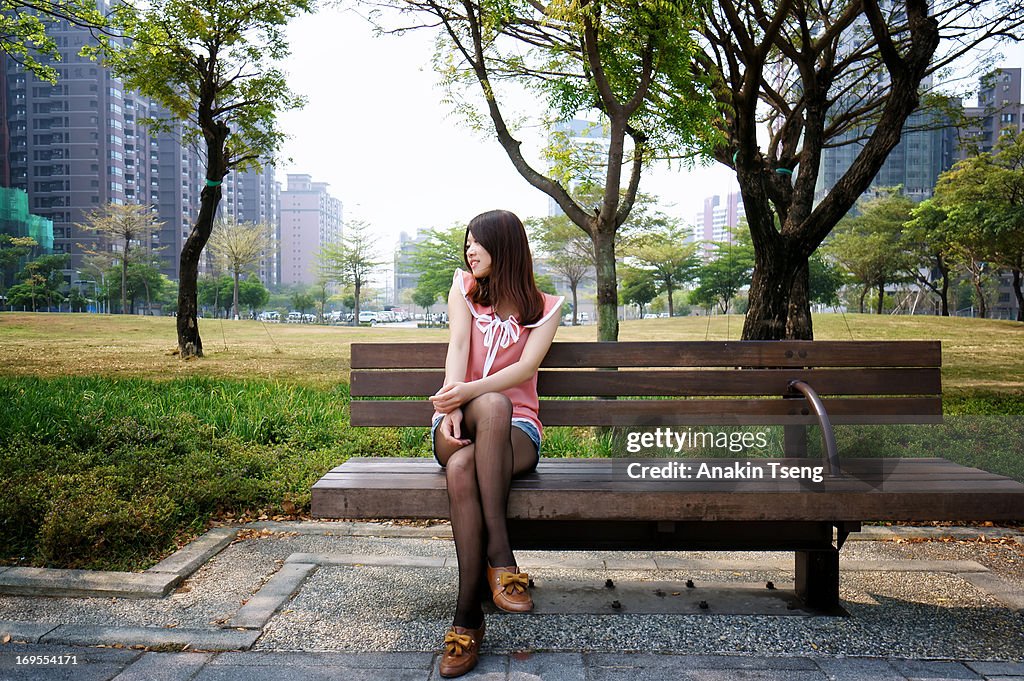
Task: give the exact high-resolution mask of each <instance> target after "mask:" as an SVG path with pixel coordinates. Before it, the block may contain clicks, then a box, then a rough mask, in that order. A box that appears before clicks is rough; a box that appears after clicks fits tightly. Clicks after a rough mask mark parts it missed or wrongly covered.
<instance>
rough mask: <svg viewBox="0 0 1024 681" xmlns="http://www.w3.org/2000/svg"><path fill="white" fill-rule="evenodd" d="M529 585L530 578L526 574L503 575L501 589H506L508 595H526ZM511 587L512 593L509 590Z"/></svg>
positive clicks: (507, 573)
mask: <svg viewBox="0 0 1024 681" xmlns="http://www.w3.org/2000/svg"><path fill="white" fill-rule="evenodd" d="M529 585H530V576H529V575H528V574H526V573H525V572H515V573H513V572H502V573H501V588H503V589H505V591H506V593H520V594H521V593H525V592H526V587H528V586H529ZM509 587H512V590H511V591H509V590H508V588H509Z"/></svg>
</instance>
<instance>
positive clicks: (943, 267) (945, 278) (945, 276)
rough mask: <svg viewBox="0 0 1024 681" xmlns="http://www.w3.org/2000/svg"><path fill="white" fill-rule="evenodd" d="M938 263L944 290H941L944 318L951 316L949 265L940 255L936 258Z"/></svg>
mask: <svg viewBox="0 0 1024 681" xmlns="http://www.w3.org/2000/svg"><path fill="white" fill-rule="evenodd" d="M936 261H937V262H938V267H939V272H941V273H942V288H941V289H940V293H939V299H940V300H941V301H942V316H943V317H948V316H949V265H947V264H946V262H945V261H944V260H943V259H942V254H941V253H940V254H939V255H938V256H936Z"/></svg>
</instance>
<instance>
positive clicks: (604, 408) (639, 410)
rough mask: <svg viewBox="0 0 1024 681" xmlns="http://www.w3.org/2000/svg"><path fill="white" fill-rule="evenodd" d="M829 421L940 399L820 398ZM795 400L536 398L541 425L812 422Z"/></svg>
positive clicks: (376, 409)
mask: <svg viewBox="0 0 1024 681" xmlns="http://www.w3.org/2000/svg"><path fill="white" fill-rule="evenodd" d="M825 406H826V408H827V409H828V412H829V417H830V418H831V420H832V423H833V424H837V425H838V424H844V423H939V422H941V420H942V398H939V397H894V398H870V397H868V398H850V399H842V398H840V399H830V400H825ZM807 411H808V410H807V403H806V402H804V401H801V400H779V399H761V400H756V399H755V400H714V401H711V400H541V403H540V420H541V422H543V423H544V425H546V426H643V425H648V426H686V425H730V424H731V425H798V424H806V425H813V424H816V423H817V419H816V418H815V417H814V415H813V414H808V413H805V412H807ZM433 413H434V409H433V406H432V405H431V403H430V402H427V401H426V400H422V401H419V400H418V401H402V402H357V401H353V402H352V405H351V412H350V418H351V421H352V425H353V426H424V425H428V424H429V423H430V416H431V414H433Z"/></svg>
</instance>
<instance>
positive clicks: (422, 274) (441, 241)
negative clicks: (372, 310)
mask: <svg viewBox="0 0 1024 681" xmlns="http://www.w3.org/2000/svg"><path fill="white" fill-rule="evenodd" d="M465 237H466V228H465V226H461V225H453V226H451V227H448V228H447V229H429V230H427V231H426V232H425V233H424V235H423V239H422V241H420V243H418V244H417V245H416V248H415V250H413V252H412V256H411V257H410V260H409V264H410V266H409V269H410V271H411V273H412V274H415V275H416V276H417V277H418V279H417V282H416V290H417V291H419V292H422V293H421V296H420V297H421V299H426V296H427V295H428V294H430V295H432V296H433V298H434V299H435V300H438V299H440V300H447V299H448V291H449V290H450V289H451V287H452V275H453V274H454V272H455V270H456V269H458V268H463V269H465V267H466V262H465V260H464V258H463V253H464V252H465V248H466V245H465ZM432 304H433V303H431V305H432ZM421 307H422V306H421ZM427 307H429V305H428V306H427Z"/></svg>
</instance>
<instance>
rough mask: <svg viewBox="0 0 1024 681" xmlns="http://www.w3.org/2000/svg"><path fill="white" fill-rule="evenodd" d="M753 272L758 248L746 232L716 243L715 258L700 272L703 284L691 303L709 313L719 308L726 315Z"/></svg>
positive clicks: (700, 284)
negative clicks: (714, 308) (713, 308)
mask: <svg viewBox="0 0 1024 681" xmlns="http://www.w3.org/2000/svg"><path fill="white" fill-rule="evenodd" d="M753 270H754V247H753V245H752V244H751V243H750V239H749V237H748V236H747V235H746V234H745V233H743V232H738V233H736V234H735V235H734V237H733V238H732V240H731V241H723V242H715V243H713V244H712V252H711V257H710V258H709V259H708V261H707V262H705V263H704V264H703V265H701V266H700V267H699V268H698V269H697V279H698V280H699V282H700V283H699V284H698V286H697V288H695V289H694V290H693V291H692V292H691V293H690V302H692V303H693V304H695V305H700V306H701V307H703V308H705V309H707V310H710V309H711V308H712V307H713V306H715V305H718V308H719V310H720V311H721V312H722V314H725V313H726V312H728V311H729V304H730V302H731V301H732V299H733V298H734V297H735V296H736V293H737V292H738V291H739V290H740V289H741V288H743V287H744V286H747V285H748V284H750V280H751V274H752V273H753Z"/></svg>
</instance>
